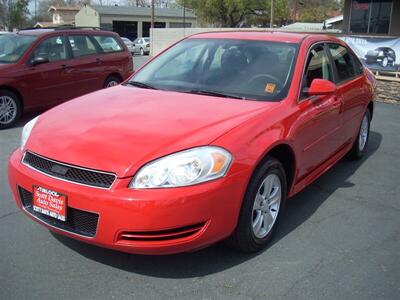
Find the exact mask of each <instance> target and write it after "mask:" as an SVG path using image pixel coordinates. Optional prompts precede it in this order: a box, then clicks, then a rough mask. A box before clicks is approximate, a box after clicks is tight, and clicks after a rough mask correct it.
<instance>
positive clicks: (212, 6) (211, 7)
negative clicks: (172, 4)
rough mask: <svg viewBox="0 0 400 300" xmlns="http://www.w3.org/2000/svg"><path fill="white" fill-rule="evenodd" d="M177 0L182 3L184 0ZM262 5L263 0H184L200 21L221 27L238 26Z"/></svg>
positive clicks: (262, 6)
mask: <svg viewBox="0 0 400 300" xmlns="http://www.w3.org/2000/svg"><path fill="white" fill-rule="evenodd" d="M177 2H178V4H179V5H183V2H184V1H183V0H178V1H177ZM264 6H265V1H264V0H185V7H187V8H190V9H193V10H194V12H195V14H196V15H197V16H198V17H199V18H200V19H201V20H202V21H204V22H207V23H211V24H215V25H218V26H221V27H239V26H240V25H241V24H242V23H243V22H244V21H246V19H247V17H249V16H252V15H257V14H258V13H260V11H262V10H263V9H264Z"/></svg>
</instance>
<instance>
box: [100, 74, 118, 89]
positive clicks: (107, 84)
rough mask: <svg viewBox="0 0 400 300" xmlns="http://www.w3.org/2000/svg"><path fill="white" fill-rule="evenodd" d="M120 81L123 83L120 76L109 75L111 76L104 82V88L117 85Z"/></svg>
mask: <svg viewBox="0 0 400 300" xmlns="http://www.w3.org/2000/svg"><path fill="white" fill-rule="evenodd" d="M120 83H121V79H119V78H118V77H116V76H109V77H108V78H107V79H106V81H105V82H104V85H103V87H104V88H109V87H113V86H116V85H118V84H120Z"/></svg>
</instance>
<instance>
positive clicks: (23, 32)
mask: <svg viewBox="0 0 400 300" xmlns="http://www.w3.org/2000/svg"><path fill="white" fill-rule="evenodd" d="M53 32H63V33H69V34H70V33H85V34H91V33H92V34H93V33H105V32H107V33H109V34H115V33H114V32H112V31H105V30H100V29H84V28H82V29H80V28H65V29H64V28H62V27H61V28H41V29H22V30H20V31H18V32H17V34H21V35H35V36H44V35H47V34H49V33H53Z"/></svg>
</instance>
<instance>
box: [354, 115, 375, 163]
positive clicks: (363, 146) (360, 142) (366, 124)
mask: <svg viewBox="0 0 400 300" xmlns="http://www.w3.org/2000/svg"><path fill="white" fill-rule="evenodd" d="M370 123H371V114H370V112H369V110H368V109H367V111H366V112H365V114H364V116H363V118H362V120H361V125H360V129H359V130H358V135H357V138H356V140H355V141H354V144H353V147H352V148H351V150H350V152H349V156H350V158H352V159H355V160H358V159H361V158H362V157H363V156H364V154H365V152H366V151H367V145H368V139H369V129H370Z"/></svg>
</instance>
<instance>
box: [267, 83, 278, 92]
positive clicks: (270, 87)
mask: <svg viewBox="0 0 400 300" xmlns="http://www.w3.org/2000/svg"><path fill="white" fill-rule="evenodd" d="M275 88H276V84H275V83H267V85H266V86H265V91H266V92H267V93H270V94H272V93H274V92H275Z"/></svg>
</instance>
